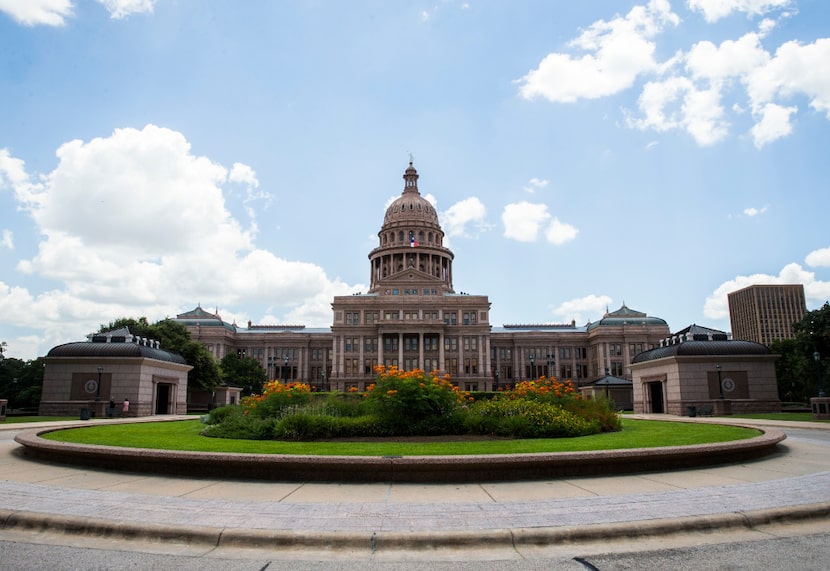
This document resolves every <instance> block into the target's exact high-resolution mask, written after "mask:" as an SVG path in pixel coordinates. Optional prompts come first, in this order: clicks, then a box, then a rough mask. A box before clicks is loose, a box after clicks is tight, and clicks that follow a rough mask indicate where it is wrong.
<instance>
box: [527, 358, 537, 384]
mask: <svg viewBox="0 0 830 571" xmlns="http://www.w3.org/2000/svg"><path fill="white" fill-rule="evenodd" d="M528 358H529V359H530V380H532V381H535V380H536V355H534V354H533V353H531V354H530V355H529V357H528Z"/></svg>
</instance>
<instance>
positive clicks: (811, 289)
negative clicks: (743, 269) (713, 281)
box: [703, 249, 830, 319]
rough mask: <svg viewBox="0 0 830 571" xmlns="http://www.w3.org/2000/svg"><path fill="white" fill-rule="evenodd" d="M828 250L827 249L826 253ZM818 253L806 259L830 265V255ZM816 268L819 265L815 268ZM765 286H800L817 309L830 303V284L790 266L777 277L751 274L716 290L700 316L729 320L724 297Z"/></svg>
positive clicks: (809, 301) (795, 264)
mask: <svg viewBox="0 0 830 571" xmlns="http://www.w3.org/2000/svg"><path fill="white" fill-rule="evenodd" d="M828 250H830V249H828ZM821 252H823V251H822V250H817V251H816V252H813V253H811V254H810V256H808V258H810V257H812V259H813V260H814V261H828V262H830V259H828V258H830V253H827V254H822V253H821ZM816 265H819V264H816ZM766 284H803V285H804V297H805V298H806V300H807V305H808V306H809V305H811V304H812V305H818V304H821V303H824V301H826V300H827V299H830V282H825V281H821V280H818V279H816V275H815V273H814V272H811V271H808V270H805V269H804V268H803V267H802V266H801V264H797V263H791V264H787V265H786V266H784V267H783V268H782V269H781V271H780V272H779V273H778V275H770V274H753V275H750V276H737V277H735V278H733V279H731V280H729V281H726V282H724V283H722V284H721V285H720V286H718V287H717V288H716V289H715V291H714V292H712V294H711V295H710V296H709V297H707V298H706V302H705V303H704V306H703V314H704V315H705V316H706V317H708V318H710V319H729V302H728V299H727V295H728V294H729V293H731V292H733V291H737V290H739V289H742V288H745V287H748V286H751V285H766Z"/></svg>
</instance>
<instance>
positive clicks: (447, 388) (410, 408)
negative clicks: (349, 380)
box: [366, 367, 469, 435]
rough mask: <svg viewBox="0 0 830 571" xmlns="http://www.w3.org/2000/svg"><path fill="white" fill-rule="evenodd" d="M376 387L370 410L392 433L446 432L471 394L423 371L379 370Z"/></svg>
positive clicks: (369, 391) (368, 398) (370, 395)
mask: <svg viewBox="0 0 830 571" xmlns="http://www.w3.org/2000/svg"><path fill="white" fill-rule="evenodd" d="M377 371H378V377H377V380H376V382H375V384H373V385H370V386H369V387H368V388H367V391H366V407H367V409H368V411H369V412H371V413H372V414H374V415H376V416H377V417H378V419H379V421H380V423H381V425H382V426H383V427H384V428H386V429H388V430H389V431H390V432H391V433H392V434H401V435H407V434H421V433H422V431H423V430H428V431H430V433H433V434H435V433H440V434H446V432H438V431H441V430H446V429H447V428H448V427H450V426H453V425H454V424H455V423H454V422H452V421H451V417H453V416H454V415H455V413H456V412H457V411H458V409H459V408H460V407H461V405H462V403H465V402H466V401H467V400H468V398H469V395H468V394H467V393H464V392H462V391H459V390H458V387H456V386H454V385H453V384H452V383H450V382H449V380H447V379H446V378H442V377H436V376H435V375H432V374H428V373H424V371H421V370H417V369H416V370H413V371H405V372H402V371H399V370H398V369H397V368H396V367H390V368H389V369H388V370H387V369H386V368H385V367H378V368H377Z"/></svg>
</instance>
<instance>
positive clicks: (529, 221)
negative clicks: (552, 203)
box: [501, 201, 550, 242]
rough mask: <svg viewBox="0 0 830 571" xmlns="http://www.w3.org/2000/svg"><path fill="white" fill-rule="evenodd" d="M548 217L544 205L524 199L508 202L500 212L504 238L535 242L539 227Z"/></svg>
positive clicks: (546, 208)
mask: <svg viewBox="0 0 830 571" xmlns="http://www.w3.org/2000/svg"><path fill="white" fill-rule="evenodd" d="M549 219H550V214H548V207H547V206H546V205H544V204H531V203H530V202H525V201H522V202H518V203H516V204H508V205H507V206H505V207H504V211H503V212H502V214H501V221H502V223H503V224H504V236H505V238H511V239H513V240H518V241H519V242H535V241H536V239H537V238H538V236H539V231H540V229H541V228H542V226H543V225H544V223H545V222H547V221H548V220H549Z"/></svg>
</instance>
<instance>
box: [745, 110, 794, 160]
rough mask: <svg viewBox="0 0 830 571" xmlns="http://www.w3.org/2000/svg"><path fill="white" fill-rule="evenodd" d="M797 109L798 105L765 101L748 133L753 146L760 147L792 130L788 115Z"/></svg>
mask: <svg viewBox="0 0 830 571" xmlns="http://www.w3.org/2000/svg"><path fill="white" fill-rule="evenodd" d="M796 111H798V107H782V106H781V105H776V104H775V103H767V104H766V105H764V107H763V109H762V110H761V112H760V113H759V116H760V120H759V121H758V122H757V123H755V125H753V126H752V129H750V133H751V134H752V140H753V142H754V143H755V147H757V148H759V149H760V148H761V147H763V146H764V145H766V144H767V143H771V142H772V141H775V140H776V139H780V138H781V137H786V136H787V135H789V134H790V133H792V131H793V126H792V124H790V116H791V115H794V114H795V112H796Z"/></svg>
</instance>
